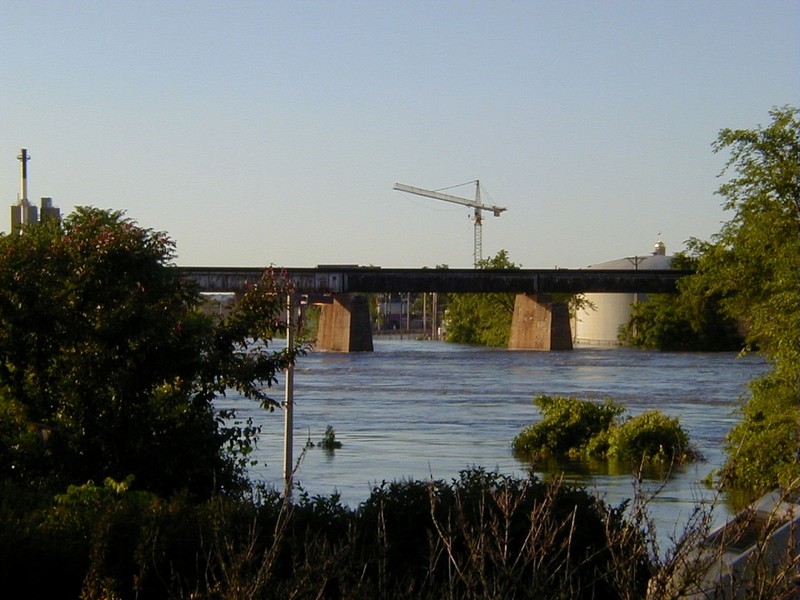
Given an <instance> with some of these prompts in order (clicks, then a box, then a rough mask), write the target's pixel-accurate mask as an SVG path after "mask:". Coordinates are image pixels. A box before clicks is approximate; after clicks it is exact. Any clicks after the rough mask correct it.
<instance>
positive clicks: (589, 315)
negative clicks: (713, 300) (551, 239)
mask: <svg viewBox="0 0 800 600" xmlns="http://www.w3.org/2000/svg"><path fill="white" fill-rule="evenodd" d="M671 262H672V257H671V256H667V255H666V247H665V246H664V242H662V241H660V240H659V241H658V242H656V244H655V248H654V250H653V252H652V254H649V255H644V256H630V257H626V258H620V259H617V260H611V261H608V262H604V263H600V264H598V265H590V266H589V267H587V268H588V269H619V270H632V269H669V268H670V263H671ZM645 299H646V294H586V300H588V301H589V302H591V303H592V304H593V305H594V307H595V310H591V309H587V310H581V311H578V314H577V315H576V317H575V321H574V322H573V328H572V330H573V331H574V332H575V339H574V343H575V344H576V345H593V346H615V345H617V344H618V343H619V342H618V341H617V334H618V332H619V328H620V326H622V325H624V324H625V323H627V322H628V319H629V318H630V316H631V311H632V306H633V305H634V304H635V303H636V302H640V301H644V300H645Z"/></svg>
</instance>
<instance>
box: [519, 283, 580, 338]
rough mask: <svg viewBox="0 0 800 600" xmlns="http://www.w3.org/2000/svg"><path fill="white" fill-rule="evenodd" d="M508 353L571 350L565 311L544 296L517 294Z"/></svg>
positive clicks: (567, 314) (567, 317) (569, 332)
mask: <svg viewBox="0 0 800 600" xmlns="http://www.w3.org/2000/svg"><path fill="white" fill-rule="evenodd" d="M508 347H509V349H511V350H572V333H571V331H570V325H569V310H568V308H567V305H566V304H565V303H564V302H553V300H552V298H551V297H550V296H547V295H545V294H517V297H516V299H515V300H514V317H513V319H512V320H511V335H510V336H509V338H508Z"/></svg>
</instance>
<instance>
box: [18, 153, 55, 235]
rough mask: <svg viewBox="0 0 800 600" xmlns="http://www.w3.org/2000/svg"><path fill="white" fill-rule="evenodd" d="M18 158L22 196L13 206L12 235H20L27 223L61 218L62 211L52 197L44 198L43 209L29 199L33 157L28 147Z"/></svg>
mask: <svg viewBox="0 0 800 600" xmlns="http://www.w3.org/2000/svg"><path fill="white" fill-rule="evenodd" d="M17 159H18V160H19V162H20V198H19V200H18V201H17V203H16V204H15V205H13V206H12V207H11V234H12V235H19V233H20V231H22V228H23V227H24V226H25V225H29V224H31V223H38V222H40V221H47V220H50V219H60V218H61V211H60V210H59V209H58V208H56V207H55V206H53V199H52V198H42V206H41V211H40V210H39V209H38V208H37V207H36V206H34V205H33V204H31V203H30V202H29V201H28V161H29V160H30V159H31V157H30V156H28V151H27V149H25V148H22V150H20V153H19V156H18V157H17Z"/></svg>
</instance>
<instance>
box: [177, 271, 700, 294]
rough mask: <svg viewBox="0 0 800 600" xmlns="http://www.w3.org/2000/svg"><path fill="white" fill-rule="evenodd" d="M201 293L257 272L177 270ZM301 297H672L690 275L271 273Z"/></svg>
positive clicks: (243, 285)
mask: <svg viewBox="0 0 800 600" xmlns="http://www.w3.org/2000/svg"><path fill="white" fill-rule="evenodd" d="M176 268H177V269H178V270H179V271H180V272H181V274H182V276H183V277H185V278H186V279H189V280H192V281H194V282H195V283H196V284H197V285H198V287H199V288H200V291H202V292H216V293H224V292H229V293H230V292H234V293H235V292H242V291H244V290H245V289H247V287H248V285H250V284H252V283H255V282H257V281H259V280H260V279H261V277H262V275H263V273H264V272H265V270H266V269H262V268H257V267H176ZM271 270H272V271H273V272H275V273H276V274H277V276H279V277H286V278H287V279H289V280H290V281H291V282H292V283H293V284H294V288H295V291H297V292H298V293H301V294H309V293H323V294H345V293H381V292H394V293H406V292H412V293H413V292H416V293H422V292H439V293H448V292H449V293H498V292H508V293H518V294H533V293H549V294H552V293H573V294H575V293H648V294H650V293H675V292H676V291H677V287H676V283H677V281H678V280H679V279H680V278H681V277H686V276H688V275H691V274H692V271H679V270H645V269H642V270H620V269H497V270H493V269H383V268H380V267H315V268H308V267H302V268H287V269H274V268H273V269H271Z"/></svg>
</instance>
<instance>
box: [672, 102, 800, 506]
mask: <svg viewBox="0 0 800 600" xmlns="http://www.w3.org/2000/svg"><path fill="white" fill-rule="evenodd" d="M770 116H771V118H772V122H771V123H770V124H769V125H768V126H766V127H762V126H759V127H758V128H756V129H752V130H751V129H724V130H722V131H721V132H720V134H719V137H718V139H717V141H716V143H715V144H714V150H715V152H729V153H730V158H729V160H728V162H727V163H726V167H725V170H724V171H723V173H722V174H723V175H727V174H730V177H729V179H727V180H726V181H725V182H724V183H723V184H722V185H721V186H720V188H719V191H718V193H719V194H720V195H721V196H722V197H723V198H724V202H723V207H724V208H725V209H726V210H729V211H732V212H733V217H732V218H731V219H730V220H729V221H727V222H726V223H725V224H724V225H723V227H722V229H721V230H720V232H719V233H718V234H717V235H715V236H714V237H713V238H712V240H711V241H710V242H701V241H699V240H692V242H691V247H692V248H693V250H694V251H695V252H696V253H697V255H698V256H699V261H698V272H697V274H696V275H694V276H692V277H690V278H689V280H688V281H687V283H686V284H685V285H686V288H685V289H684V291H685V292H687V293H691V292H692V291H695V290H696V291H697V292H698V293H706V294H712V295H716V296H718V297H719V298H720V304H721V306H722V309H723V311H724V312H725V314H727V315H728V316H729V317H731V318H733V319H736V320H737V321H738V322H739V323H742V324H743V325H744V331H745V338H746V341H747V342H748V344H750V346H752V347H757V348H759V349H760V350H761V351H762V352H763V353H764V354H765V355H766V356H767V357H768V359H769V361H770V363H771V365H772V371H771V372H770V373H769V374H768V375H767V376H766V377H765V378H764V379H761V380H759V381H757V382H755V383H754V384H753V385H752V386H751V395H750V398H749V399H748V400H747V402H746V404H744V406H743V407H742V409H741V415H742V420H741V422H740V423H739V424H738V425H736V426H735V427H734V428H733V429H732V431H731V432H730V434H729V436H728V461H727V464H726V466H725V470H724V471H725V474H726V475H727V477H728V480H729V481H730V483H731V484H733V485H734V486H737V487H745V488H750V489H751V490H753V491H760V490H763V489H764V488H769V487H773V486H775V485H778V484H789V483H790V479H792V478H794V479H795V484H796V477H797V449H798V426H800V421H798V415H800V410H798V409H800V404H799V403H800V184H799V183H798V179H800V161H799V160H798V157H800V122H798V110H797V108H793V107H783V108H775V109H773V110H772V111H770Z"/></svg>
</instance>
